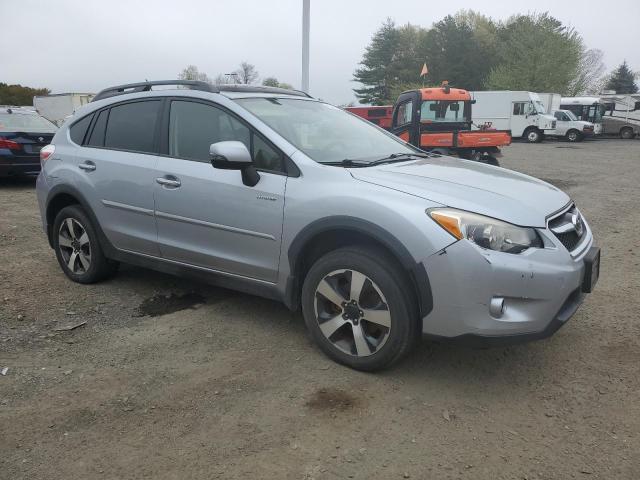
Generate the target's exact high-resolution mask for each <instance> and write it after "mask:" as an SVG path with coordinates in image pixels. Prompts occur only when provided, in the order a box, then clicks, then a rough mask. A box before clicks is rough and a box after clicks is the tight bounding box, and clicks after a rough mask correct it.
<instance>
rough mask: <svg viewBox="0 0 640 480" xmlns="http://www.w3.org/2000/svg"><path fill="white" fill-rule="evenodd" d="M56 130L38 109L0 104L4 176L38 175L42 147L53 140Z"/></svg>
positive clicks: (0, 163)
mask: <svg viewBox="0 0 640 480" xmlns="http://www.w3.org/2000/svg"><path fill="white" fill-rule="evenodd" d="M56 130H57V127H56V126H55V125H54V124H53V123H51V122H50V121H49V120H47V119H45V118H44V117H41V116H40V115H38V113H37V112H36V111H35V110H32V109H28V108H24V107H2V108H0V177H10V176H19V175H37V174H38V173H39V172H40V150H42V147H44V146H45V145H48V144H49V143H50V142H51V139H52V138H53V135H54V134H55V133H56Z"/></svg>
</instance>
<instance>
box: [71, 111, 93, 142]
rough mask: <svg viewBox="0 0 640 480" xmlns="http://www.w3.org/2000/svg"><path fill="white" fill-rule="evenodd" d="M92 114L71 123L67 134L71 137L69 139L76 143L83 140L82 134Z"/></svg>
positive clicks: (83, 134) (87, 126)
mask: <svg viewBox="0 0 640 480" xmlns="http://www.w3.org/2000/svg"><path fill="white" fill-rule="evenodd" d="M92 118H93V114H92V115H87V116H86V117H84V118H83V119H81V120H80V121H78V122H76V123H74V124H73V125H71V128H70V129H69V136H70V137H71V141H72V142H73V143H77V144H78V145H82V141H83V140H84V136H85V134H86V133H87V128H89V124H90V123H91V119H92Z"/></svg>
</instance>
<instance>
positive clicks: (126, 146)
mask: <svg viewBox="0 0 640 480" xmlns="http://www.w3.org/2000/svg"><path fill="white" fill-rule="evenodd" d="M160 103H161V102H160V101H159V100H149V101H146V102H135V103H126V104H124V105H118V106H116V107H111V112H110V113H109V122H108V124H107V131H106V134H105V137H104V146H105V147H107V148H117V149H121V150H132V151H135V152H148V153H153V152H154V151H155V148H154V145H153V137H154V134H155V131H156V122H157V120H158V113H159V111H160Z"/></svg>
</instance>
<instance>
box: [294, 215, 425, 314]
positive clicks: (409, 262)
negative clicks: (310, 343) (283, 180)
mask: <svg viewBox="0 0 640 480" xmlns="http://www.w3.org/2000/svg"><path fill="white" fill-rule="evenodd" d="M338 229H340V230H351V231H354V232H358V233H361V234H364V235H366V236H368V237H370V238H372V239H373V240H375V241H377V242H378V243H380V244H382V245H383V246H384V247H385V248H386V249H387V250H389V251H390V252H391V253H392V254H393V256H394V257H395V258H397V259H398V261H399V262H400V264H401V266H402V267H403V268H404V269H405V271H406V272H407V273H408V274H409V277H410V280H411V282H412V284H413V286H414V289H415V292H416V295H417V297H418V298H417V300H418V307H419V311H420V318H423V317H424V316H426V315H427V314H428V313H429V312H431V310H432V309H433V296H432V294H431V284H430V283H429V276H428V275H427V271H426V269H425V268H424V265H423V264H422V263H421V262H416V260H415V259H414V258H413V256H412V255H411V254H410V253H409V250H407V248H406V247H405V246H404V245H403V243H402V242H401V241H400V240H398V239H397V238H396V237H395V236H394V235H393V234H391V233H390V232H388V231H387V230H385V229H384V228H382V227H380V226H379V225H376V224H375V223H372V222H369V221H367V220H363V219H361V218H357V217H351V216H346V215H338V216H333V217H324V218H321V219H318V220H315V221H314V222H312V223H310V224H309V225H307V226H306V227H304V228H303V229H302V230H300V232H298V234H297V235H296V237H295V238H294V240H293V241H292V242H291V245H290V246H289V250H288V252H287V257H288V260H289V268H290V276H289V279H288V281H287V288H286V290H287V292H286V294H285V297H286V298H285V303H286V304H287V305H288V306H289V308H292V309H294V310H295V309H296V307H297V304H298V299H297V298H296V296H297V293H298V290H299V288H298V287H299V286H300V285H301V282H302V279H299V278H297V270H298V267H299V262H300V255H301V253H302V251H303V249H304V247H305V246H306V245H307V244H308V242H309V241H311V240H312V239H313V238H314V237H316V236H317V235H319V234H321V233H323V232H327V231H330V230H338Z"/></svg>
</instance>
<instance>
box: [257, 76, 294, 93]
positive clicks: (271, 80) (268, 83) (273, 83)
mask: <svg viewBox="0 0 640 480" xmlns="http://www.w3.org/2000/svg"><path fill="white" fill-rule="evenodd" d="M262 85H263V86H265V87H279V88H286V89H287V90H293V86H291V84H289V83H284V82H283V83H280V82H279V81H278V79H277V78H276V77H267V78H265V79H264V80H263V81H262Z"/></svg>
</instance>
